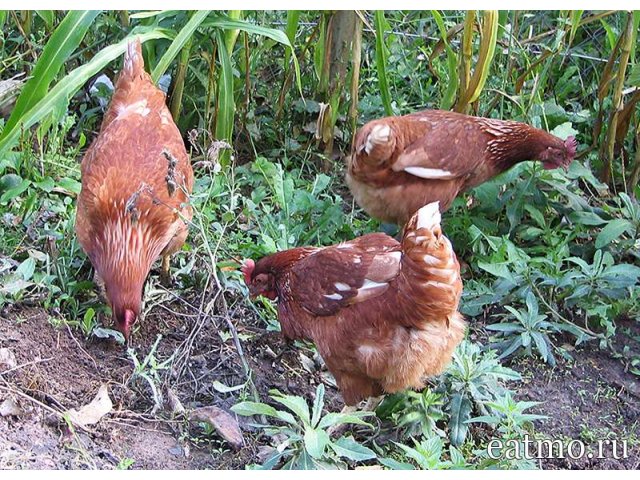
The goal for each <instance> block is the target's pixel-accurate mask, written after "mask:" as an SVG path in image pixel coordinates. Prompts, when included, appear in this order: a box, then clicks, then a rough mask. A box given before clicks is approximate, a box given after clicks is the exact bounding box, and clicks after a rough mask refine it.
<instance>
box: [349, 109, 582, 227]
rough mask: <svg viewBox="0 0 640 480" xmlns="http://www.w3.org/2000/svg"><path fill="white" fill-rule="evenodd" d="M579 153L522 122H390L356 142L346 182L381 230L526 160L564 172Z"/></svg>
mask: <svg viewBox="0 0 640 480" xmlns="http://www.w3.org/2000/svg"><path fill="white" fill-rule="evenodd" d="M575 153H576V141H575V139H574V138H573V137H569V138H568V139H567V140H561V139H559V138H558V137H556V136H554V135H551V134H550V133H547V132H545V131H543V130H540V129H537V128H533V127H531V126H529V125H526V124H524V123H520V122H514V121H509V120H495V119H489V118H481V117H472V116H470V115H463V114H461V113H454V112H446V111H441V110H426V111H424V112H419V113H414V114H411V115H405V116H403V117H387V118H382V119H379V120H374V121H372V122H369V123H367V124H366V125H365V126H364V127H362V128H361V129H360V130H359V131H358V132H357V134H356V136H355V139H354V143H353V148H352V151H351V155H350V156H349V157H348V158H347V173H346V177H347V178H346V179H347V183H348V184H349V188H350V189H351V192H352V193H353V196H354V197H355V199H356V202H357V203H358V205H360V206H361V207H362V208H363V209H364V210H365V211H366V212H367V213H369V214H370V215H371V216H373V217H375V218H378V219H380V220H382V221H384V222H389V223H397V224H399V225H403V224H404V223H405V222H406V221H407V220H408V219H409V218H410V217H411V216H412V215H413V213H414V212H415V211H417V210H418V209H419V208H420V207H422V206H423V205H426V204H427V203H431V202H436V201H439V202H440V208H441V210H442V211H445V210H447V209H448V208H449V206H450V205H451V202H453V200H454V199H455V198H456V196H457V195H458V194H459V193H461V192H463V191H465V190H468V189H470V188H473V187H475V186H477V185H480V184H481V183H483V182H486V181H487V180H489V179H491V178H493V177H494V176H496V175H498V174H499V173H501V172H504V171H505V170H507V169H509V168H511V167H512V166H513V165H515V164H516V163H518V162H522V161H525V160H539V161H541V162H542V164H543V166H544V168H546V169H551V168H557V167H564V168H566V167H567V166H568V165H569V163H571V161H572V160H573V157H574V156H575Z"/></svg>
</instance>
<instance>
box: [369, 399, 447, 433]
mask: <svg viewBox="0 0 640 480" xmlns="http://www.w3.org/2000/svg"><path fill="white" fill-rule="evenodd" d="M443 405H444V402H443V400H442V394H440V393H437V392H434V391H433V390H432V389H431V388H425V389H424V390H423V391H421V392H414V391H413V390H407V391H405V392H402V393H396V394H394V395H388V396H387V397H385V399H384V401H383V402H382V403H381V404H380V406H379V407H378V408H377V409H376V414H377V415H378V416H379V417H380V418H388V419H390V420H391V421H392V422H393V428H394V429H397V428H399V429H401V434H402V436H403V437H405V438H408V437H420V436H421V437H424V438H429V437H431V436H433V435H434V434H436V435H438V436H441V437H445V436H446V433H445V432H444V430H443V429H442V428H440V427H439V426H438V423H442V421H443V420H444V418H445V413H444V411H443Z"/></svg>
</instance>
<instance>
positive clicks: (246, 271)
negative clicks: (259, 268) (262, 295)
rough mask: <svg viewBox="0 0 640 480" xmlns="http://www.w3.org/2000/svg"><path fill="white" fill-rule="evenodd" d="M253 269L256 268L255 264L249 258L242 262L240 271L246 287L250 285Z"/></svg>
mask: <svg viewBox="0 0 640 480" xmlns="http://www.w3.org/2000/svg"><path fill="white" fill-rule="evenodd" d="M254 268H256V262H254V261H253V260H251V259H250V258H247V259H246V260H245V261H244V262H242V266H241V267H240V271H241V272H242V274H243V275H244V282H245V283H246V284H247V285H249V284H250V283H251V274H252V273H253V269H254Z"/></svg>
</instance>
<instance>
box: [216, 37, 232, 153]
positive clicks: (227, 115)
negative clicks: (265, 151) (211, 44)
mask: <svg viewBox="0 0 640 480" xmlns="http://www.w3.org/2000/svg"><path fill="white" fill-rule="evenodd" d="M216 40H217V42H218V49H217V50H218V61H219V62H220V74H219V77H218V104H217V105H216V128H215V138H216V140H226V141H227V142H228V143H231V134H232V133H233V119H234V116H235V111H236V104H235V100H234V95H233V67H232V65H231V57H230V56H229V52H228V51H227V49H226V48H225V47H224V45H225V43H224V36H223V34H222V32H220V31H218V32H216ZM229 157H230V152H229V151H228V150H224V151H223V152H222V153H221V154H220V164H221V165H226V164H228V162H229Z"/></svg>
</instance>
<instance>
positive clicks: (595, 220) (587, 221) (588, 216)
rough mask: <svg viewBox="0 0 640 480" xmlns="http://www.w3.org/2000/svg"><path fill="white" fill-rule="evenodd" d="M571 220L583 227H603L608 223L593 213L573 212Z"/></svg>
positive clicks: (570, 216) (570, 215)
mask: <svg viewBox="0 0 640 480" xmlns="http://www.w3.org/2000/svg"><path fill="white" fill-rule="evenodd" d="M569 220H571V221H572V222H574V223H580V224H582V225H588V226H598V225H602V224H603V223H607V221H606V220H604V219H602V218H600V217H599V216H598V215H597V214H595V213H593V212H571V213H570V214H569Z"/></svg>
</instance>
